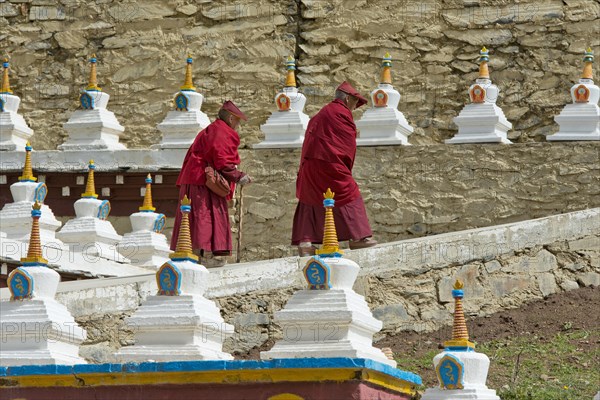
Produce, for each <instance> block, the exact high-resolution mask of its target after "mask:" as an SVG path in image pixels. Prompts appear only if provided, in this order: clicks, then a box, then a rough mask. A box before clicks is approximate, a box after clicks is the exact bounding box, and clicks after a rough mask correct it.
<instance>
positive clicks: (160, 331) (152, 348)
mask: <svg viewBox="0 0 600 400" xmlns="http://www.w3.org/2000/svg"><path fill="white" fill-rule="evenodd" d="M190 204H191V202H190V200H189V199H188V198H187V196H185V197H184V198H183V200H182V201H181V212H182V218H181V227H180V230H179V236H178V239H177V248H176V250H175V252H174V253H171V254H170V256H169V257H170V258H171V260H170V261H167V262H166V263H164V264H163V265H162V266H161V267H160V269H159V270H158V271H157V272H156V283H157V286H158V293H157V294H156V295H155V296H148V298H147V299H146V301H144V302H143V303H142V305H141V306H140V308H138V309H137V311H136V312H135V313H134V314H133V315H132V316H131V317H128V318H126V319H125V324H126V325H127V326H129V327H131V328H132V329H133V330H134V332H135V345H133V346H128V347H122V348H121V349H120V350H119V351H118V352H117V353H116V355H115V356H116V358H117V359H118V361H119V362H143V361H148V360H154V361H183V360H231V359H233V357H232V356H231V354H229V353H224V352H223V341H224V340H225V339H226V338H227V337H228V336H231V335H232V334H233V326H232V325H229V324H227V323H225V321H223V318H222V317H221V312H220V310H219V308H218V307H217V305H216V304H215V302H214V301H211V300H208V299H207V298H206V297H204V292H205V291H206V288H207V286H208V276H209V272H208V270H207V269H206V268H205V267H204V266H203V265H200V264H198V257H197V256H196V255H195V254H194V253H193V252H192V240H191V237H190V226H189V219H188V218H189V217H188V214H189V213H190V211H191V206H190Z"/></svg>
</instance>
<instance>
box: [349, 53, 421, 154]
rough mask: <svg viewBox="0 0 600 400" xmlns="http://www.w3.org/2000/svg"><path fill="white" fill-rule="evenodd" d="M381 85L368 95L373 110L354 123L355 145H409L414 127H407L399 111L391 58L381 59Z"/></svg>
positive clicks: (398, 98)
mask: <svg viewBox="0 0 600 400" xmlns="http://www.w3.org/2000/svg"><path fill="white" fill-rule="evenodd" d="M382 66H383V70H382V71H381V83H380V84H379V86H378V87H377V89H375V90H373V91H372V92H371V102H372V107H371V108H369V109H368V110H367V111H365V113H364V114H363V115H362V117H361V119H360V120H359V121H358V122H357V123H356V127H357V128H358V129H359V131H360V137H359V138H357V139H356V145H357V146H379V145H393V144H402V145H410V144H409V143H408V136H410V134H411V133H413V131H414V128H413V127H412V126H410V124H409V123H408V121H407V120H406V118H405V117H404V114H402V113H401V112H400V111H398V102H399V101H400V93H398V91H397V90H396V89H394V87H393V86H392V73H391V68H392V56H391V55H390V53H386V54H385V56H384V57H383V63H382Z"/></svg>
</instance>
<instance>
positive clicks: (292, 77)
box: [285, 56, 296, 87]
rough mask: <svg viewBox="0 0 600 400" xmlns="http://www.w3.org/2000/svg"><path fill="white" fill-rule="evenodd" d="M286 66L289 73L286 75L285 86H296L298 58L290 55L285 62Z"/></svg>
mask: <svg viewBox="0 0 600 400" xmlns="http://www.w3.org/2000/svg"><path fill="white" fill-rule="evenodd" d="M285 68H286V69H287V75H286V77H285V87H296V74H295V73H294V71H295V70H296V60H294V57H292V56H289V57H288V59H287V61H286V62H285Z"/></svg>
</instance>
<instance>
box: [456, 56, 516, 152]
mask: <svg viewBox="0 0 600 400" xmlns="http://www.w3.org/2000/svg"><path fill="white" fill-rule="evenodd" d="M479 54H480V57H479V78H477V80H476V81H475V83H474V84H473V85H471V87H470V88H469V98H470V99H471V103H470V104H467V105H466V106H465V107H464V108H463V109H462V111H461V112H460V114H459V115H458V117H455V118H454V122H455V123H456V125H458V133H457V134H456V136H454V137H453V138H452V139H448V140H446V141H445V142H446V143H448V144H458V143H512V142H511V141H510V140H508V138H507V135H506V133H507V132H508V131H509V130H510V129H512V124H511V123H510V122H508V120H507V119H506V117H505V116H504V112H502V109H501V108H500V107H498V106H497V105H496V100H497V99H498V93H499V92H500V90H499V89H498V87H497V86H496V85H494V84H493V83H492V81H491V79H490V73H489V70H488V61H489V51H488V50H487V49H486V48H485V47H484V48H483V49H481V51H480V52H479Z"/></svg>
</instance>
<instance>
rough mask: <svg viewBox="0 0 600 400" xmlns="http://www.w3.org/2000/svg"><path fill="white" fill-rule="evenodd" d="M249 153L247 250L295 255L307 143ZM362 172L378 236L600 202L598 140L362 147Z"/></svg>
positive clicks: (254, 256)
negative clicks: (299, 180)
mask: <svg viewBox="0 0 600 400" xmlns="http://www.w3.org/2000/svg"><path fill="white" fill-rule="evenodd" d="M242 154H243V159H244V161H243V163H242V169H243V170H245V171H247V172H248V173H249V174H250V175H251V176H252V177H253V178H254V179H255V182H256V183H254V184H252V185H250V186H248V187H247V189H245V190H244V210H245V215H244V221H243V227H244V228H243V249H244V253H243V257H244V259H247V260H259V259H267V258H278V257H284V256H287V255H291V254H292V253H290V251H295V250H294V249H290V247H289V243H290V240H291V227H292V220H293V217H294V210H295V207H296V204H297V200H296V198H295V187H296V186H295V178H296V171H297V168H298V157H299V152H298V151H297V150H261V151H251V150H248V151H243V152H242ZM354 176H355V178H356V180H357V182H358V184H359V186H360V189H361V192H362V195H363V198H364V200H365V204H366V207H367V213H368V215H369V220H370V223H371V227H372V229H373V232H374V236H375V237H376V239H378V240H379V241H381V242H391V241H396V240H401V239H407V238H414V237H419V236H425V235H431V234H438V233H444V232H452V231H460V230H464V229H470V228H477V227H485V226H491V225H498V224H503V223H509V222H516V221H523V220H527V219H532V218H539V217H545V216H549V215H554V214H560V213H566V212H570V211H575V210H583V209H586V208H593V207H598V206H600V144H595V143H587V144H583V143H579V144H567V143H561V144H557V143H529V144H525V143H524V144H515V145H511V146H506V145H462V146H446V145H431V146H412V147H373V148H359V149H358V152H357V157H356V163H355V167H354ZM235 225H236V224H235V223H234V224H233V226H235ZM234 238H235V235H234ZM234 247H235V246H234Z"/></svg>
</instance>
